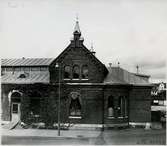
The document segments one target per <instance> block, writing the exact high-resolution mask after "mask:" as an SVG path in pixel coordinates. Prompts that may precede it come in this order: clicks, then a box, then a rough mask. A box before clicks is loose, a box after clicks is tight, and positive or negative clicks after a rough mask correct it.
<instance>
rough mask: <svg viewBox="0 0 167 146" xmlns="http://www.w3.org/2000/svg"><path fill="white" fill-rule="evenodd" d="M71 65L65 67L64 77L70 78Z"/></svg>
mask: <svg viewBox="0 0 167 146" xmlns="http://www.w3.org/2000/svg"><path fill="white" fill-rule="evenodd" d="M70 74H71V67H70V66H69V65H67V66H65V67H64V79H70Z"/></svg>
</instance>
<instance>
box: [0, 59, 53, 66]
mask: <svg viewBox="0 0 167 146" xmlns="http://www.w3.org/2000/svg"><path fill="white" fill-rule="evenodd" d="M54 59H55V58H19V59H1V66H48V65H50V64H51V63H52V61H53V60H54Z"/></svg>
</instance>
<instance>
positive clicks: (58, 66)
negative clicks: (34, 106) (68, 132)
mask: <svg viewBox="0 0 167 146" xmlns="http://www.w3.org/2000/svg"><path fill="white" fill-rule="evenodd" d="M56 68H58V70H59V97H58V136H60V81H61V68H60V63H59V64H58V63H56Z"/></svg>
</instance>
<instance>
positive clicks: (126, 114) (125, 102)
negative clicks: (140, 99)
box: [124, 97, 128, 117]
mask: <svg viewBox="0 0 167 146" xmlns="http://www.w3.org/2000/svg"><path fill="white" fill-rule="evenodd" d="M124 109H125V112H124V113H125V114H124V116H125V117H126V116H128V100H127V97H124Z"/></svg>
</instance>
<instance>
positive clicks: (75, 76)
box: [72, 65, 79, 79]
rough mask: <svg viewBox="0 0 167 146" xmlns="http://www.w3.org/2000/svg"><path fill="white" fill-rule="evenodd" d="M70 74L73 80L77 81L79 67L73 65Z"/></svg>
mask: <svg viewBox="0 0 167 146" xmlns="http://www.w3.org/2000/svg"><path fill="white" fill-rule="evenodd" d="M72 73H73V79H79V66H78V65H74V67H73V71H72Z"/></svg>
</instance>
